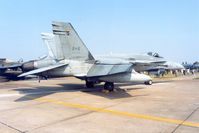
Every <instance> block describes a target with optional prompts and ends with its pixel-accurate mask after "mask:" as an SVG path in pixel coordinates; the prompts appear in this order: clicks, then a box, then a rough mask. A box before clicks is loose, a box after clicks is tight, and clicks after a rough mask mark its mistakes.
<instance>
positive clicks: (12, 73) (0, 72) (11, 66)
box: [0, 58, 23, 82]
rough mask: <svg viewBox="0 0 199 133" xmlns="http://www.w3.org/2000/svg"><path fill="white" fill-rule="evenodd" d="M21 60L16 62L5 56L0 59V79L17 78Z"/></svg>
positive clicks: (20, 71) (19, 72)
mask: <svg viewBox="0 0 199 133" xmlns="http://www.w3.org/2000/svg"><path fill="white" fill-rule="evenodd" d="M22 62H23V61H22V60H20V61H18V62H16V61H12V60H9V59H6V58H1V59H0V81H1V82H2V81H8V80H18V79H22V78H19V77H17V76H18V75H20V74H21V73H22V70H21V66H22Z"/></svg>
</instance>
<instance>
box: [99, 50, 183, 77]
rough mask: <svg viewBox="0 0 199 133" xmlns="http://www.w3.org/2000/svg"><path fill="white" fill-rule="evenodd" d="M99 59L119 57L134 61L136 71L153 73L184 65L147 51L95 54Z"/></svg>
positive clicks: (180, 67)
mask: <svg viewBox="0 0 199 133" xmlns="http://www.w3.org/2000/svg"><path fill="white" fill-rule="evenodd" d="M97 57H98V58H99V59H101V58H109V59H117V60H118V59H121V60H125V61H128V62H130V63H135V65H134V69H135V71H137V72H144V71H146V72H149V73H153V74H155V75H159V74H161V73H164V72H165V71H168V70H171V71H176V70H182V69H184V67H183V66H182V65H181V64H179V63H177V62H171V61H167V60H166V59H164V58H163V57H161V56H160V55H159V54H158V53H152V52H148V53H147V54H131V55H128V54H110V55H101V56H97ZM136 62H142V65H141V64H139V65H136Z"/></svg>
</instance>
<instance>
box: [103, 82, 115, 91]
mask: <svg viewBox="0 0 199 133" xmlns="http://www.w3.org/2000/svg"><path fill="white" fill-rule="evenodd" d="M104 89H105V90H108V91H113V90H114V83H112V82H106V83H105V84H104Z"/></svg>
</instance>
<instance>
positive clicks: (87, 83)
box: [86, 81, 94, 88]
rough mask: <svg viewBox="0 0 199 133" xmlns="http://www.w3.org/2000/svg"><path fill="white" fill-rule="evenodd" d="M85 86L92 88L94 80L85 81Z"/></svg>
mask: <svg viewBox="0 0 199 133" xmlns="http://www.w3.org/2000/svg"><path fill="white" fill-rule="evenodd" d="M86 87H87V88H93V87H94V82H92V81H86Z"/></svg>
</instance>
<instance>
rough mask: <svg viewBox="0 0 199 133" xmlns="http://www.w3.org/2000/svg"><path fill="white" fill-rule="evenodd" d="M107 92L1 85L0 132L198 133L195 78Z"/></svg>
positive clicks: (59, 85) (73, 85)
mask: <svg viewBox="0 0 199 133" xmlns="http://www.w3.org/2000/svg"><path fill="white" fill-rule="evenodd" d="M195 77H198V76H197V75H195V76H182V77H179V78H175V79H174V80H170V79H163V80H158V81H156V82H155V83H154V84H153V85H151V86H146V85H132V84H122V85H116V91H114V92H110V93H106V92H103V91H102V88H103V85H98V86H96V87H95V88H91V89H87V88H86V87H85V85H84V82H83V81H80V80H78V79H75V78H71V77H68V78H60V79H50V80H42V81H41V83H38V81H36V80H28V81H12V82H6V83H0V132H1V133H22V132H28V133H29V132H30V133H80V132H81V133H116V132H119V133H120V132H122V133H140V132H141V133H174V132H175V133H199V79H194V78H195Z"/></svg>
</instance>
